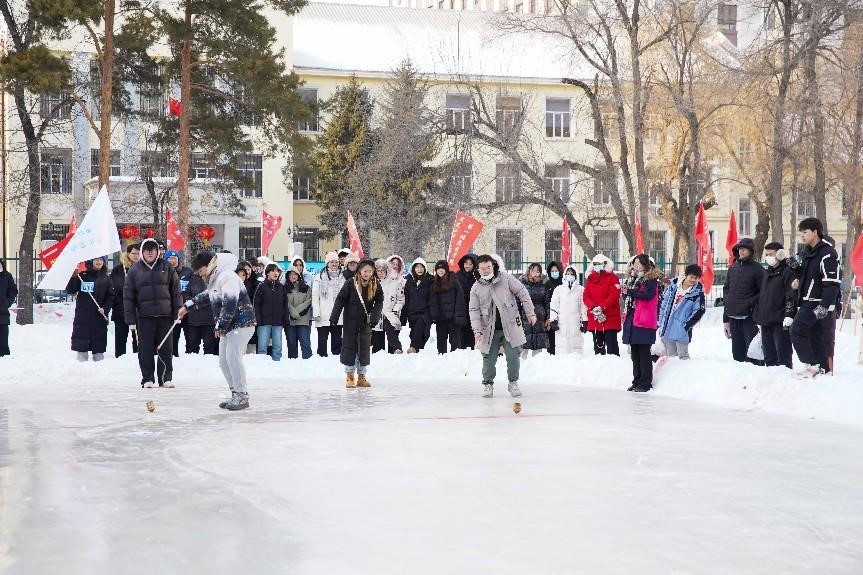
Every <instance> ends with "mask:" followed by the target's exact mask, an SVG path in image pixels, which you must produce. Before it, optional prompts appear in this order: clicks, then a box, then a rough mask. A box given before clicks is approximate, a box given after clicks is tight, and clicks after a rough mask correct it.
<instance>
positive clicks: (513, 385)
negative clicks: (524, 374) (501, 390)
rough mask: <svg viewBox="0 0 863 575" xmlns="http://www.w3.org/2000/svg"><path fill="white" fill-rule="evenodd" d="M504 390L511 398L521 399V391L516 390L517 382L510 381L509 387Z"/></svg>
mask: <svg viewBox="0 0 863 575" xmlns="http://www.w3.org/2000/svg"><path fill="white" fill-rule="evenodd" d="M506 389H507V390H508V391H509V394H510V395H511V396H513V397H521V390H520V389H519V388H518V382H517V381H510V382H509V385H507V386H506Z"/></svg>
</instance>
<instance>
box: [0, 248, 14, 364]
mask: <svg viewBox="0 0 863 575" xmlns="http://www.w3.org/2000/svg"><path fill="white" fill-rule="evenodd" d="M16 297H18V286H16V285H15V278H13V277H12V274H10V273H9V272H8V271H6V262H5V261H4V260H0V357H3V356H4V355H10V354H11V352H10V351H9V324H10V323H12V316H11V314H10V313H9V308H10V307H12V302H13V301H15V298H16Z"/></svg>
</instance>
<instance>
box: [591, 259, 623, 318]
mask: <svg viewBox="0 0 863 575" xmlns="http://www.w3.org/2000/svg"><path fill="white" fill-rule="evenodd" d="M600 258H601V259H602V260H603V261H604V262H605V268H603V270H602V271H600V272H596V271H594V270H593V268H592V267H591V268H590V269H589V270H588V272H587V275H586V276H585V279H584V306H585V307H586V308H587V329H588V330H590V331H620V328H621V323H620V319H621V318H620V279H619V278H618V277H617V274H615V273H614V264H613V263H612V262H611V261H610V260H609V259H608V258H606V257H605V256H601V255H600V256H596V258H594V259H597V260H598V259H600ZM595 307H599V308H600V309H602V312H603V313H604V314H605V322H603V323H600V322H599V321H597V319H596V317H594V315H593V313H591V310H592V309H593V308H595Z"/></svg>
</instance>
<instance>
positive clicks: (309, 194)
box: [294, 173, 315, 201]
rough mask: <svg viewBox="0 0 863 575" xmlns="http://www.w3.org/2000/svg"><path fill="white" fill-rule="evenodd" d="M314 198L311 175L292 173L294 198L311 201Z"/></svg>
mask: <svg viewBox="0 0 863 575" xmlns="http://www.w3.org/2000/svg"><path fill="white" fill-rule="evenodd" d="M314 199H315V185H314V182H313V181H312V178H311V176H308V175H305V174H303V173H297V174H294V200H295V201H311V200H314Z"/></svg>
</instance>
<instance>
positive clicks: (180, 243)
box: [165, 210, 186, 252]
mask: <svg viewBox="0 0 863 575" xmlns="http://www.w3.org/2000/svg"><path fill="white" fill-rule="evenodd" d="M165 227H166V228H167V236H168V237H167V238H166V242H167V244H168V249H169V250H175V251H178V252H181V251H183V249H184V248H185V247H186V240H185V239H183V234H182V233H180V226H178V225H177V220H175V219H174V215H173V214H172V213H171V210H167V211H166V213H165Z"/></svg>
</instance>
